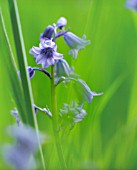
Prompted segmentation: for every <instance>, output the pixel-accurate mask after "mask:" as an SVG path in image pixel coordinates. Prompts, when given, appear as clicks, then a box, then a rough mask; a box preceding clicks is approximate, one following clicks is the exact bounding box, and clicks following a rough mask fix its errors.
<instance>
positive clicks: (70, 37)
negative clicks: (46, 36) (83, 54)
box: [64, 32, 90, 59]
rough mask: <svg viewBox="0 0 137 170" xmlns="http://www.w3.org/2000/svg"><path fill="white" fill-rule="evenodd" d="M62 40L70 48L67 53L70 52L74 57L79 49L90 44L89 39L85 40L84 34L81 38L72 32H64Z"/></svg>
mask: <svg viewBox="0 0 137 170" xmlns="http://www.w3.org/2000/svg"><path fill="white" fill-rule="evenodd" d="M64 40H65V42H66V44H67V45H68V46H69V47H70V49H71V51H70V52H69V54H72V55H73V58H74V59H76V58H77V55H78V51H79V50H81V49H83V48H84V47H85V46H86V45H88V44H90V41H89V40H86V39H85V36H84V37H83V38H79V37H78V36H76V35H75V34H73V33H72V32H67V33H66V34H64Z"/></svg>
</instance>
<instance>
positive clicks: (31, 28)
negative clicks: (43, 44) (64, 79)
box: [0, 0, 137, 170]
mask: <svg viewBox="0 0 137 170" xmlns="http://www.w3.org/2000/svg"><path fill="white" fill-rule="evenodd" d="M0 2H1V8H2V10H3V12H4V19H5V25H6V28H7V33H8V36H9V40H10V42H11V47H12V49H13V54H14V53H15V52H14V48H13V47H14V44H13V37H12V31H11V26H9V25H10V21H9V20H10V19H9V18H10V17H9V13H8V10H7V9H8V4H7V0H5V1H2V0H1V1H0ZM124 4H125V0H122V1H119V0H115V1H110V0H105V1H104V0H98V1H97V0H92V1H91V0H85V1H81V0H75V1H72V0H70V1H62V0H58V1H55V0H53V1H45V0H40V1H34V0H29V1H28V0H23V1H18V6H19V13H20V18H21V25H22V30H23V36H24V42H25V46H26V51H27V60H28V63H29V65H31V66H35V62H34V61H33V57H32V56H31V55H29V52H28V51H29V49H30V48H31V47H32V45H36V46H37V45H38V43H39V40H37V37H39V35H40V33H41V32H42V31H43V30H44V29H45V27H46V26H47V25H48V24H49V23H53V22H54V21H56V20H57V19H58V18H59V17H61V16H64V17H66V18H67V19H68V21H69V25H70V26H71V30H72V31H74V33H77V35H78V36H80V37H82V34H83V32H84V33H85V34H86V35H87V39H89V40H91V45H89V46H87V47H86V50H83V51H82V50H81V51H79V57H78V59H77V61H74V60H72V57H71V56H69V55H68V54H67V52H68V51H69V48H68V47H67V45H64V42H63V41H62V40H59V41H57V43H58V45H59V46H58V51H59V52H61V53H63V54H65V55H64V57H65V58H66V60H67V61H68V62H69V64H72V65H74V66H75V72H76V73H77V74H79V75H81V78H82V79H84V80H85V82H86V83H87V84H89V86H90V87H91V89H92V90H93V91H103V92H104V95H103V96H101V97H99V98H95V99H93V102H92V103H91V104H90V105H86V107H85V108H84V109H85V110H86V111H87V113H88V115H87V116H86V117H85V119H84V120H83V121H82V122H80V123H78V124H77V125H76V126H75V127H74V129H73V130H71V131H70V132H69V133H67V134H65V135H64V136H62V148H63V150H64V153H65V159H66V160H67V166H68V168H69V169H93V170H94V169H96V168H100V169H126V168H127V169H136V168H137V165H136V158H137V143H136V139H137V133H136V131H137V126H136V124H137V116H136V113H137V105H136V96H137V80H136V77H137V70H136V68H137V60H136V55H137V52H136V46H137V34H136V33H137V27H136V19H137V15H136V14H135V13H134V14H133V13H132V11H130V10H127V9H126V8H125V6H124ZM132 14H133V15H132ZM1 24H2V23H1ZM1 26H2V25H0V41H1V42H3V43H0V48H1V50H0V66H1V67H0V71H1V76H0V93H1V94H2V95H0V102H1V103H2V104H1V105H0V106H1V107H0V120H1V122H2V123H0V130H2V131H3V130H4V129H5V126H6V125H7V124H9V123H10V122H11V117H10V115H8V113H7V112H10V110H11V109H12V108H11V104H9V103H11V99H12V100H13V97H12V98H10V97H9V96H8V93H7V91H9V93H11V94H12V96H14V99H15V98H16V101H15V103H16V102H17V103H16V105H17V106H19V108H21V107H20V105H22V106H24V105H25V103H23V98H24V91H23V89H22V88H21V86H20V82H19V81H18V78H17V75H16V71H17V70H16V67H15V64H14V62H13V60H12V57H11V53H10V52H9V45H8V44H7V41H6V37H4V34H3V33H2V32H3V31H4V30H3V29H2V27H1ZM15 60H17V59H16V58H15ZM19 67H20V65H19ZM23 67H24V66H23ZM11 70H12V71H11ZM7 74H8V75H12V76H11V77H14V79H12V80H11V79H10V81H9V80H7ZM25 74H26V73H25ZM25 79H26V78H24V79H23V80H25ZM31 83H32V90H33V94H34V99H35V103H36V104H37V105H38V106H41V107H45V106H46V105H49V106H50V105H51V104H50V97H49V96H50V84H49V80H48V79H45V76H44V75H42V74H41V73H37V74H36V75H35V77H34V78H33V80H32V82H31ZM3 87H4V88H3ZM9 87H10V89H9ZM13 87H14V88H13ZM13 89H14V90H13ZM24 90H25V88H24ZM22 92H23V94H22ZM19 95H20V96H19ZM57 95H58V97H57V101H58V106H59V107H58V108H61V107H62V104H63V103H70V99H71V98H72V96H73V95H74V94H73V89H72V86H71V85H70V86H68V87H67V89H66V88H65V87H64V86H63V85H61V86H58V87H57ZM19 97H20V100H17V99H18V98H19ZM6 105H7V108H6ZM22 109H23V108H22ZM20 112H21V111H20ZM25 113H26V112H25ZM37 118H38V124H39V127H40V130H42V131H44V132H48V134H49V136H51V138H52V128H51V120H49V118H48V117H46V116H44V114H38V115H37ZM3 122H4V123H3ZM4 136H5V135H4V133H3V132H2V133H1V135H0V144H3V143H4V142H5V141H6V140H8V139H7V138H5V137H4ZM43 151H44V159H45V160H46V166H47V169H53V168H54V169H56V167H58V164H59V163H58V157H57V153H56V149H55V146H54V145H53V143H52V142H51V143H48V144H45V145H43ZM3 167H5V164H4V163H2V164H1V165H0V169H2V168H3Z"/></svg>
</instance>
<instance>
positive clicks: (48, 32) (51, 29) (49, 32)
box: [40, 25, 55, 40]
mask: <svg viewBox="0 0 137 170" xmlns="http://www.w3.org/2000/svg"><path fill="white" fill-rule="evenodd" d="M54 33H55V27H54V26H52V25H49V26H47V27H46V29H45V30H44V32H43V33H42V34H41V35H40V40H42V39H46V38H48V39H51V38H52V36H53V34H54Z"/></svg>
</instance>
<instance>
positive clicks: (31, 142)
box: [4, 124, 44, 170]
mask: <svg viewBox="0 0 137 170" xmlns="http://www.w3.org/2000/svg"><path fill="white" fill-rule="evenodd" d="M8 133H9V135H10V136H12V137H13V138H14V139H15V143H14V144H10V145H6V146H5V147H4V156H5V160H6V162H7V163H8V164H10V165H13V166H14V167H15V168H16V169H20V170H29V169H34V168H36V164H35V162H36V161H35V159H34V157H33V155H34V154H35V152H36V151H37V149H38V140H37V135H36V132H35V130H34V129H32V128H31V127H30V126H27V125H23V124H22V125H21V126H15V125H12V126H9V127H8ZM40 141H41V143H42V142H43V141H44V136H43V135H41V134H40ZM32 158H33V159H32Z"/></svg>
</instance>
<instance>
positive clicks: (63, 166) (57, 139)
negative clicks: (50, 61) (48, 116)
mask: <svg viewBox="0 0 137 170" xmlns="http://www.w3.org/2000/svg"><path fill="white" fill-rule="evenodd" d="M51 76H52V78H51V102H52V114H53V121H52V123H53V124H52V126H53V132H54V138H55V143H56V148H57V153H58V157H59V162H60V166H61V169H63V170H65V169H67V167H66V163H65V160H64V156H63V151H62V147H61V143H60V137H59V134H58V132H57V127H58V123H57V122H58V116H57V101H56V86H55V84H54V79H55V77H54V66H51Z"/></svg>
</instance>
